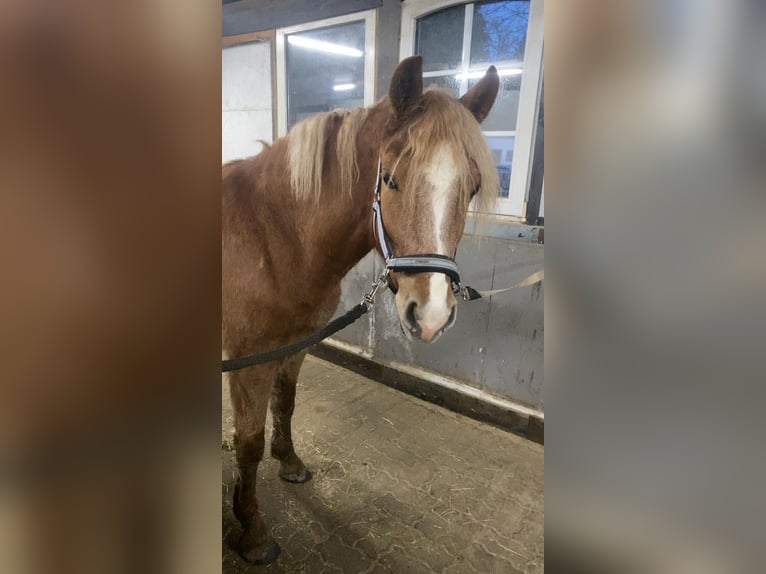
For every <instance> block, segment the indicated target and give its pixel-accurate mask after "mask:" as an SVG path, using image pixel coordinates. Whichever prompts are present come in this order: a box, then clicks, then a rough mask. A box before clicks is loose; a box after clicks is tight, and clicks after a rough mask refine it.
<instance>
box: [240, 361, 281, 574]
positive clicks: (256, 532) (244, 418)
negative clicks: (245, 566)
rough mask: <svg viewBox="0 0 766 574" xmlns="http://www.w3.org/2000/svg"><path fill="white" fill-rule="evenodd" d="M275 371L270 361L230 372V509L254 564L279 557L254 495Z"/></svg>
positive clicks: (242, 551)
mask: <svg viewBox="0 0 766 574" xmlns="http://www.w3.org/2000/svg"><path fill="white" fill-rule="evenodd" d="M276 370H277V368H276V365H274V364H273V363H270V364H266V365H260V366H257V367H252V368H249V369H243V370H241V371H235V372H232V373H231V375H230V390H231V402H232V406H233V408H234V429H235V434H234V447H235V449H236V454H237V466H238V467H239V477H238V478H237V483H236V486H235V487H234V502H233V509H234V515H235V516H236V517H237V519H238V520H239V522H240V523H241V524H242V529H243V531H242V537H241V538H240V542H239V552H240V554H242V556H243V557H244V558H245V560H247V561H249V562H252V563H254V564H268V563H270V562H272V561H273V560H275V559H276V558H277V556H279V551H280V550H279V545H278V544H277V543H276V542H274V540H273V538H272V537H271V533H270V532H269V530H268V528H267V527H266V524H265V523H264V521H263V518H262V517H261V515H260V512H259V511H258V500H257V498H256V494H255V485H256V477H257V473H258V464H259V463H260V462H261V459H262V458H263V449H264V427H265V424H266V409H267V407H268V404H269V397H270V395H271V388H272V386H273V384H274V379H275V377H276Z"/></svg>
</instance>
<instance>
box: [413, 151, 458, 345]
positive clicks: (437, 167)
mask: <svg viewBox="0 0 766 574" xmlns="http://www.w3.org/2000/svg"><path fill="white" fill-rule="evenodd" d="M426 177H427V179H428V182H429V183H430V184H431V189H432V192H433V195H432V197H431V209H432V213H433V226H434V239H435V240H436V253H438V254H440V255H450V254H449V253H447V249H446V247H445V246H444V235H445V234H444V225H445V223H446V221H445V220H446V218H447V213H448V212H449V207H450V190H451V189H452V186H453V185H454V183H455V178H456V177H457V171H456V170H455V162H454V161H453V158H452V154H451V153H450V148H449V147H448V146H446V145H442V146H441V147H440V148H439V149H437V150H436V153H434V155H433V157H432V160H431V165H429V166H428V168H427V169H426ZM428 287H429V289H428V302H427V303H426V305H425V306H424V307H423V309H422V310H421V311H420V313H421V315H422V317H423V318H422V319H421V320H420V326H421V329H422V330H423V334H424V335H428V334H431V335H432V334H433V333H434V332H436V331H438V330H439V329H441V327H442V326H444V324H445V323H446V322H447V320H448V319H449V315H450V309H449V307H448V306H447V295H448V292H449V291H448V289H449V281H448V280H447V277H446V275H444V274H443V273H431V277H430V279H429V286H428ZM428 338H430V336H429V337H428Z"/></svg>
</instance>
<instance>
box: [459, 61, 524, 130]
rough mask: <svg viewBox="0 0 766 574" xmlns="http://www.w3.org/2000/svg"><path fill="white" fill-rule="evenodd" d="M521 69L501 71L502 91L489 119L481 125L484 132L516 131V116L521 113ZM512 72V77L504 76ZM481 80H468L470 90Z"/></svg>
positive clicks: (498, 93)
mask: <svg viewBox="0 0 766 574" xmlns="http://www.w3.org/2000/svg"><path fill="white" fill-rule="evenodd" d="M518 71H519V69H515V70H503V69H500V70H499V72H500V74H501V76H500V90H499V91H498V92H497V98H496V99H495V103H494V105H493V106H492V109H491V110H490V112H489V115H488V116H487V119H485V120H484V122H483V123H482V124H481V129H483V130H484V131H489V132H491V131H516V116H517V115H518V112H519V94H520V92H521V74H520V73H518ZM508 72H510V73H511V75H502V74H505V73H508ZM478 81H479V80H478V79H476V80H468V88H469V89H470V88H471V87H473V86H474V85H476V82H478Z"/></svg>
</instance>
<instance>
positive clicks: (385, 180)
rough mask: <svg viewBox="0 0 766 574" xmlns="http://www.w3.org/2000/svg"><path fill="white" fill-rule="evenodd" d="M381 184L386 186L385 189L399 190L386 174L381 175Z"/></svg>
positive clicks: (393, 180) (391, 178) (394, 181)
mask: <svg viewBox="0 0 766 574" xmlns="http://www.w3.org/2000/svg"><path fill="white" fill-rule="evenodd" d="M383 183H385V184H386V187H387V188H388V189H399V186H398V185H397V183H396V180H395V179H394V178H393V177H391V176H390V175H388V174H387V173H384V174H383Z"/></svg>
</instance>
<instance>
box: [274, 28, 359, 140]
mask: <svg viewBox="0 0 766 574" xmlns="http://www.w3.org/2000/svg"><path fill="white" fill-rule="evenodd" d="M285 56H286V68H287V128H288V129H290V128H291V127H292V126H293V125H295V124H296V123H297V122H299V121H301V120H302V119H304V118H307V117H309V116H312V115H314V114H316V113H317V112H325V111H330V110H334V109H335V108H355V107H359V106H363V105H364V57H363V56H364V22H363V21H359V22H352V23H350V24H342V25H340V26H331V27H328V28H320V29H318V30H309V31H307V32H300V33H296V34H290V35H289V36H287V42H286V45H285Z"/></svg>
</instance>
